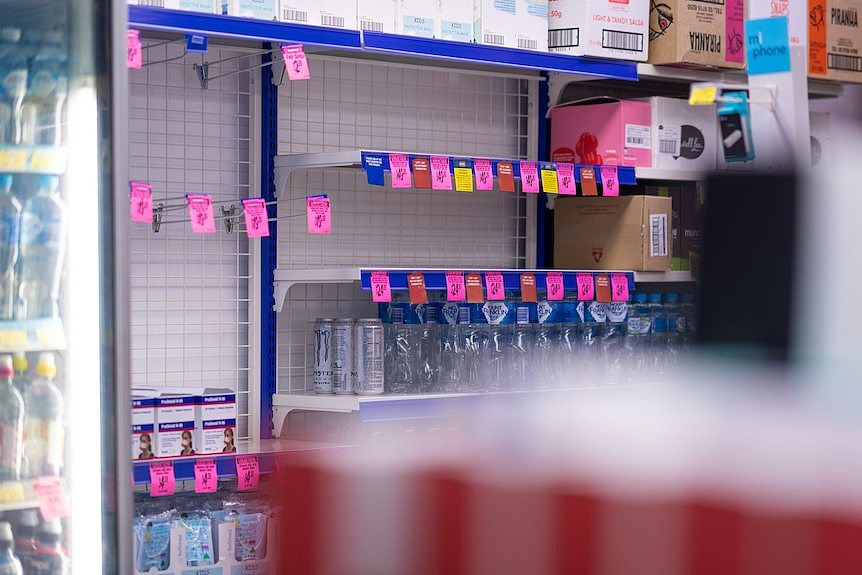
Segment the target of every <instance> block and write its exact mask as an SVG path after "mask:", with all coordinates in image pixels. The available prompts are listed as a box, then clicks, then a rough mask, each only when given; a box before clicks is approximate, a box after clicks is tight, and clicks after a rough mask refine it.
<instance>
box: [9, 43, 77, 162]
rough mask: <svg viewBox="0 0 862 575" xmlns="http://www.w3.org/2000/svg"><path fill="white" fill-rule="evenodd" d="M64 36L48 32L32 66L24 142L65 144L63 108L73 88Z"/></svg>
mask: <svg viewBox="0 0 862 575" xmlns="http://www.w3.org/2000/svg"><path fill="white" fill-rule="evenodd" d="M62 44H63V33H62V32H58V31H51V32H47V33H45V36H44V39H43V43H42V46H41V48H40V49H39V51H38V52H37V53H36V55H35V56H34V57H33V59H32V61H31V63H30V73H29V76H28V79H27V97H26V98H24V103H23V104H22V106H21V125H22V136H21V141H22V142H23V143H25V144H29V145H44V146H59V145H60V144H61V143H62V126H63V107H64V105H65V103H66V94H67V92H68V89H69V76H68V71H67V69H66V52H65V50H63V46H62Z"/></svg>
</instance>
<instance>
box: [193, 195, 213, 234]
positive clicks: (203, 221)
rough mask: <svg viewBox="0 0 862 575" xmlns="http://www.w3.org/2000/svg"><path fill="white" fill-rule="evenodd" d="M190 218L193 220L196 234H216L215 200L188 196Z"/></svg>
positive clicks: (207, 197)
mask: <svg viewBox="0 0 862 575" xmlns="http://www.w3.org/2000/svg"><path fill="white" fill-rule="evenodd" d="M186 200H187V201H188V202H189V217H190V218H191V219H192V231H193V232H194V233H196V234H214V233H215V231H216V227H215V213H214V212H213V200H212V198H211V197H209V196H207V195H188V196H186Z"/></svg>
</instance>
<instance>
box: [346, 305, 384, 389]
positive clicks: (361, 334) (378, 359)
mask: <svg viewBox="0 0 862 575" xmlns="http://www.w3.org/2000/svg"><path fill="white" fill-rule="evenodd" d="M355 332H356V333H355V335H354V341H355V346H354V354H353V358H354V361H355V370H354V371H355V373H356V375H355V378H354V380H353V391H354V392H355V393H356V394H357V395H380V394H381V393H383V322H381V321H380V320H379V319H360V320H357V322H356V328H355Z"/></svg>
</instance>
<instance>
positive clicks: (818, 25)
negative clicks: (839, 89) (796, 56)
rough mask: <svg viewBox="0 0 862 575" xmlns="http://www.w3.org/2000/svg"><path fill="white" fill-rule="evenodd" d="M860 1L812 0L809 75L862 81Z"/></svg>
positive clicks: (846, 80) (843, 80)
mask: <svg viewBox="0 0 862 575" xmlns="http://www.w3.org/2000/svg"><path fill="white" fill-rule="evenodd" d="M860 11H862V2H860V1H859V0H809V1H808V75H809V76H812V77H814V78H826V79H829V80H839V81H841V82H862V28H860V27H859V17H860V14H859V12H860Z"/></svg>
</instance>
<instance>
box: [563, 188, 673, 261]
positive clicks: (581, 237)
mask: <svg viewBox="0 0 862 575" xmlns="http://www.w3.org/2000/svg"><path fill="white" fill-rule="evenodd" d="M671 218H672V207H671V199H670V198H658V197H651V196H624V197H598V198H582V197H571V196H564V197H560V198H557V200H556V203H555V206H554V266H555V267H557V268H559V269H585V270H636V271H667V270H670V269H671V256H672V252H671V249H672V244H671V221H672V220H671Z"/></svg>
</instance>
